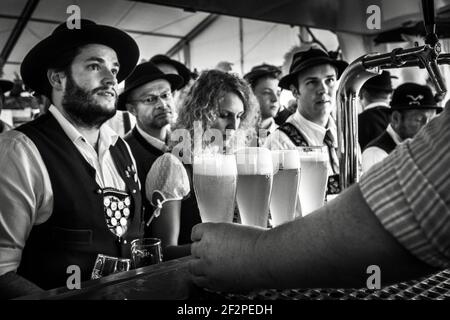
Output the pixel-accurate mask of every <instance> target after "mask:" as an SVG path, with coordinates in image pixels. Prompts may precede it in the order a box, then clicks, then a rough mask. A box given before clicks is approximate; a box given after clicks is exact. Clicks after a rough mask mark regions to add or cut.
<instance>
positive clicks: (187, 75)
mask: <svg viewBox="0 0 450 320" xmlns="http://www.w3.org/2000/svg"><path fill="white" fill-rule="evenodd" d="M150 62H153V63H154V64H156V65H158V64H161V63H165V64H169V65H172V66H173V67H174V68H175V69H176V70H177V72H178V74H179V75H180V77H182V78H183V84H182V86H181V87H184V86H185V85H186V84H187V83H188V82H189V80H191V78H192V72H191V71H190V70H189V69H188V68H187V67H186V66H185V65H184V64H182V63H181V62H178V61H176V60H173V59H170V58H167V57H163V56H159V57H158V56H157V57H155V58H152V59H150Z"/></svg>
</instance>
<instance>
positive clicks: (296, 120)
mask: <svg viewBox="0 0 450 320" xmlns="http://www.w3.org/2000/svg"><path fill="white" fill-rule="evenodd" d="M286 122H289V123H292V124H293V125H294V126H295V127H296V128H297V129H298V130H300V132H301V133H302V134H303V135H304V137H305V139H306V141H307V142H308V144H309V145H311V146H322V145H323V139H324V138H325V134H326V133H327V130H328V129H330V131H331V135H332V136H333V140H334V144H335V145H336V146H337V139H336V124H335V122H334V120H333V117H331V115H330V117H329V120H328V123H327V126H326V128H324V127H322V126H320V125H318V124H317V123H314V122H312V121H309V120H308V119H306V118H305V117H303V116H302V115H301V114H300V112H299V111H298V110H297V111H296V112H295V113H294V114H293V115H291V116H290V117H289V118H288V119H287V120H286Z"/></svg>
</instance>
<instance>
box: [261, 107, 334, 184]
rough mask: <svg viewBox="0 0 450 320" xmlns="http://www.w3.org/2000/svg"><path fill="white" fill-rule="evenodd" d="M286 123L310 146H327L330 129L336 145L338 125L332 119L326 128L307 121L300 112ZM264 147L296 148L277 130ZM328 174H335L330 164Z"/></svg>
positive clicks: (268, 138)
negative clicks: (299, 133)
mask: <svg viewBox="0 0 450 320" xmlns="http://www.w3.org/2000/svg"><path fill="white" fill-rule="evenodd" d="M286 122H288V123H291V124H292V125H294V126H295V127H296V128H297V129H298V130H299V131H300V132H301V134H302V135H303V137H304V138H305V140H306V142H307V143H308V145H309V146H326V145H325V143H324V142H323V140H324V138H325V134H326V132H327V130H328V129H330V132H331V135H332V136H333V140H334V141H335V144H336V141H337V139H336V137H337V132H336V124H335V122H334V120H333V118H332V117H330V118H329V120H328V124H327V127H326V128H324V127H322V126H320V125H318V124H316V123H314V122H312V121H309V120H307V119H306V118H305V117H303V116H302V115H301V114H300V112H298V111H297V112H295V113H294V114H292V115H291V116H290V117H289V118H288V119H287V120H286ZM264 146H265V147H266V148H268V149H270V150H285V149H295V148H296V145H295V144H294V142H292V140H291V139H290V138H289V137H288V136H287V135H286V134H285V133H284V132H282V131H280V130H275V132H274V133H272V134H271V135H270V136H269V137H267V140H266V142H265V145H264ZM335 146H337V145H335ZM327 150H328V149H327ZM328 174H329V175H332V174H333V169H332V168H331V165H330V164H328Z"/></svg>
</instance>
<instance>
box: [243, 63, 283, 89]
mask: <svg viewBox="0 0 450 320" xmlns="http://www.w3.org/2000/svg"><path fill="white" fill-rule="evenodd" d="M280 74H281V69H280V68H278V67H276V66H273V65H270V64H266V63H263V64H260V65H258V66H254V67H253V68H252V69H251V70H250V72H248V73H246V74H245V75H244V79H245V80H246V81H247V82H248V83H249V84H250V85H251V86H252V87H254V86H255V85H256V82H257V81H258V80H259V79H261V78H264V77H268V76H270V77H273V78H277V79H278V77H279V76H280Z"/></svg>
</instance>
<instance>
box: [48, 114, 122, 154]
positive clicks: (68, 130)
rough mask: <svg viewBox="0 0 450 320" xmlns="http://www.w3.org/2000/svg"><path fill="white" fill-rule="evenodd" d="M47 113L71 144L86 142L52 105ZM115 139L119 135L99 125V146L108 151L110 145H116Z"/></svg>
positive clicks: (106, 126)
mask: <svg viewBox="0 0 450 320" xmlns="http://www.w3.org/2000/svg"><path fill="white" fill-rule="evenodd" d="M48 111H49V112H50V113H51V114H52V115H53V116H54V117H55V119H56V121H57V122H58V123H59V125H60V126H61V127H62V129H63V130H64V132H65V134H66V135H67V136H68V137H69V139H70V140H71V141H72V142H73V143H75V142H76V141H78V140H80V139H83V140H84V141H87V140H86V138H84V137H83V135H82V134H81V133H80V131H78V129H77V128H75V126H74V125H73V124H72V123H70V121H69V120H67V118H66V117H65V116H64V115H63V114H62V113H61V112H60V111H59V110H58V109H57V108H56V107H55V106H54V105H51V106H50V108H49V109H48ZM117 139H119V135H118V134H117V133H116V132H115V131H114V130H113V129H111V128H110V127H109V126H108V125H107V124H106V123H104V124H102V125H101V127H100V135H99V143H100V144H101V145H104V146H105V147H106V149H109V147H110V146H111V145H115V144H116V142H117Z"/></svg>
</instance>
